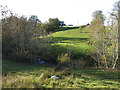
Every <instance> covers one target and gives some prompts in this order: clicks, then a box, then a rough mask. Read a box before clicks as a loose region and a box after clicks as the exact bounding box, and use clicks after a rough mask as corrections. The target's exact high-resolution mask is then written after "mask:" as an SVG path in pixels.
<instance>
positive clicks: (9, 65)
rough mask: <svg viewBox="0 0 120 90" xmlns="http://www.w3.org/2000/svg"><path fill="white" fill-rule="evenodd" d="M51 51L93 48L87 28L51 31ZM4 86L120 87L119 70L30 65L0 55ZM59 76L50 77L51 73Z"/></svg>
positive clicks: (80, 51) (80, 54)
mask: <svg viewBox="0 0 120 90" xmlns="http://www.w3.org/2000/svg"><path fill="white" fill-rule="evenodd" d="M52 37H53V38H52V43H51V46H52V48H53V51H54V52H53V54H56V55H59V54H62V53H65V52H68V51H69V50H70V51H71V54H72V56H76V57H77V58H80V57H87V56H88V54H89V52H91V51H92V50H93V48H92V47H91V46H90V45H87V44H86V43H87V42H88V41H89V33H88V30H87V27H86V28H83V29H82V33H81V30H79V29H78V28H72V29H71V28H70V27H69V28H66V27H64V28H63V30H59V31H57V32H55V33H53V34H52ZM2 65H3V66H2V69H3V74H2V76H3V77H2V78H3V85H2V87H3V88H11V87H12V88H78V89H79V88H108V89H110V88H116V89H118V88H120V77H118V76H120V72H117V71H107V70H94V69H90V68H89V69H87V68H86V69H85V68H84V69H75V68H63V69H56V67H53V66H51V65H32V64H31V65H29V64H21V63H18V62H14V61H10V60H8V59H6V58H3V64H2ZM53 75H55V76H58V77H59V79H58V80H56V79H51V76H53Z"/></svg>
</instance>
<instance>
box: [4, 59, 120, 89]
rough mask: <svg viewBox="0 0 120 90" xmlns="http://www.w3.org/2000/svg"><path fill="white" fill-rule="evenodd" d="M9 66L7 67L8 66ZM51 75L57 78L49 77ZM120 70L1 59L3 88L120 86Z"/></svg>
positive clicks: (108, 87)
mask: <svg viewBox="0 0 120 90" xmlns="http://www.w3.org/2000/svg"><path fill="white" fill-rule="evenodd" d="M8 67H9V68H8ZM52 75H55V76H58V77H59V79H58V80H56V79H51V78H50V77H51V76H52ZM118 75H120V72H116V71H104V70H92V69H74V68H73V69H71V68H64V69H61V70H55V69H54V68H52V67H46V66H38V65H28V64H19V63H17V62H15V61H14V62H13V61H9V60H5V59H3V74H2V78H3V82H2V84H3V85H2V87H3V88H84V89H85V88H91V89H92V88H106V89H110V88H115V89H118V88H120V78H119V77H118Z"/></svg>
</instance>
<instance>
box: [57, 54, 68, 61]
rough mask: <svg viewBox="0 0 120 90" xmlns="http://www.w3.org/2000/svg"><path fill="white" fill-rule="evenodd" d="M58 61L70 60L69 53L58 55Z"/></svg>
mask: <svg viewBox="0 0 120 90" xmlns="http://www.w3.org/2000/svg"><path fill="white" fill-rule="evenodd" d="M58 61H59V62H60V63H63V62H68V53H65V54H62V55H61V56H58Z"/></svg>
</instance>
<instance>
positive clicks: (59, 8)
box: [0, 0, 116, 26]
mask: <svg viewBox="0 0 120 90" xmlns="http://www.w3.org/2000/svg"><path fill="white" fill-rule="evenodd" d="M115 1H116V0H0V5H2V6H6V5H7V6H8V8H9V9H10V10H11V11H12V12H13V13H16V14H18V15H19V16H20V15H25V16H27V17H29V16H31V15H37V16H38V18H39V19H40V21H41V22H45V21H48V20H49V18H58V19H59V20H60V21H64V22H65V24H66V25H68V24H73V25H74V26H78V25H85V24H87V23H90V22H91V20H92V13H93V12H94V11H95V10H102V11H103V14H104V15H107V14H108V12H111V10H112V8H113V4H114V2H115Z"/></svg>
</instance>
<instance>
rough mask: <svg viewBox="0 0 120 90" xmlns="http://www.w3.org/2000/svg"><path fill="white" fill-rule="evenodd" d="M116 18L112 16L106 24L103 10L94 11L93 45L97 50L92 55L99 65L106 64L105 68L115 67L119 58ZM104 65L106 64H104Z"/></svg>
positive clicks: (91, 27) (92, 26)
mask: <svg viewBox="0 0 120 90" xmlns="http://www.w3.org/2000/svg"><path fill="white" fill-rule="evenodd" d="M117 26H118V24H117V22H116V18H114V17H110V19H109V20H108V21H107V26H104V16H103V15H102V12H101V11H96V12H94V13H93V21H92V22H91V26H90V29H91V31H92V32H93V33H92V34H93V35H92V38H93V37H94V38H95V39H92V42H93V43H92V46H93V47H94V48H95V49H96V52H94V53H92V54H91V56H92V57H93V58H94V59H95V60H96V61H97V62H98V65H100V64H102V65H105V68H113V69H114V68H115V67H116V63H117V60H118V38H117V37H118V33H117V32H118V29H117ZM102 67H104V66H102Z"/></svg>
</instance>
